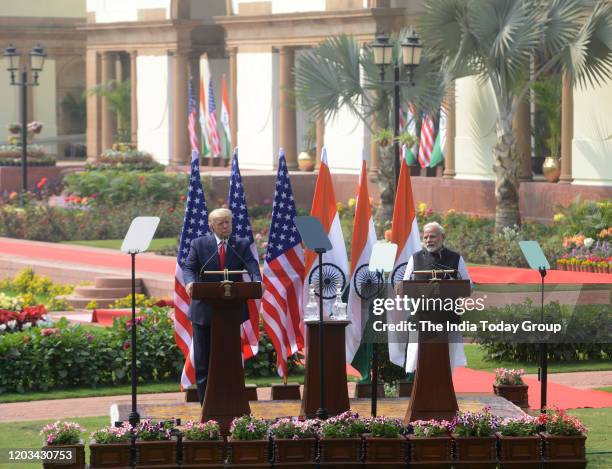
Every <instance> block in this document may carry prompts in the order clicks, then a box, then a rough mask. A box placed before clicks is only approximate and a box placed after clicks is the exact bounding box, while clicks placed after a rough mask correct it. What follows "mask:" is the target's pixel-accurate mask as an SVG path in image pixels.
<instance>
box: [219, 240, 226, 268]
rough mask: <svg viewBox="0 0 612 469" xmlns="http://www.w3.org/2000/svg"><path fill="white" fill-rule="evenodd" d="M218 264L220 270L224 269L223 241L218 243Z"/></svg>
mask: <svg viewBox="0 0 612 469" xmlns="http://www.w3.org/2000/svg"><path fill="white" fill-rule="evenodd" d="M219 266H220V267H221V270H223V269H225V243H224V242H223V241H221V244H220V245H219Z"/></svg>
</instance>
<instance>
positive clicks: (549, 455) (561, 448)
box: [541, 432, 587, 469]
mask: <svg viewBox="0 0 612 469" xmlns="http://www.w3.org/2000/svg"><path fill="white" fill-rule="evenodd" d="M541 435H542V438H543V439H544V467H547V468H556V467H558V468H565V469H570V468H571V469H582V468H583V467H586V464H587V461H586V459H585V454H584V444H585V441H586V436H584V435H580V436H557V435H550V434H548V433H546V432H544V433H541Z"/></svg>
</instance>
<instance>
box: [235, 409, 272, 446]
mask: <svg viewBox="0 0 612 469" xmlns="http://www.w3.org/2000/svg"><path fill="white" fill-rule="evenodd" d="M267 434H268V422H266V421H265V420H264V419H260V418H257V417H255V416H254V415H253V414H251V415H243V416H242V417H236V418H235V419H234V420H232V424H231V425H230V437H231V438H232V440H264V439H266V436H267Z"/></svg>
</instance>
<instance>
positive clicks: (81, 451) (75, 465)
mask: <svg viewBox="0 0 612 469" xmlns="http://www.w3.org/2000/svg"><path fill="white" fill-rule="evenodd" d="M84 431H85V429H84V428H82V427H81V426H80V425H79V424H78V423H75V422H60V421H59V420H58V421H57V422H55V423H50V424H49V425H45V426H44V427H43V429H42V430H41V431H40V434H41V435H43V436H44V438H45V446H43V448H42V451H43V452H44V451H58V450H59V451H62V453H63V454H64V455H68V459H69V460H70V462H68V463H66V461H67V459H64V458H62V459H57V458H56V459H54V460H52V461H48V462H45V463H43V468H52V467H62V468H64V469H80V468H84V467H85V446H84V445H83V441H82V440H81V433H83V432H84ZM68 452H69V453H68Z"/></svg>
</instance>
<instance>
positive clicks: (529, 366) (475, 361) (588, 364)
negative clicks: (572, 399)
mask: <svg viewBox="0 0 612 469" xmlns="http://www.w3.org/2000/svg"><path fill="white" fill-rule="evenodd" d="M465 355H466V357H467V362H468V367H469V368H472V369H474V370H485V371H493V370H494V369H495V368H515V369H516V368H524V369H525V372H526V373H537V372H538V365H536V364H534V363H521V362H510V361H503V362H491V361H488V360H486V356H485V352H484V349H483V348H482V347H480V346H479V345H477V344H465ZM608 370H612V361H610V360H585V361H578V362H562V363H554V362H549V363H548V372H549V373H571V372H574V371H608Z"/></svg>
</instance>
